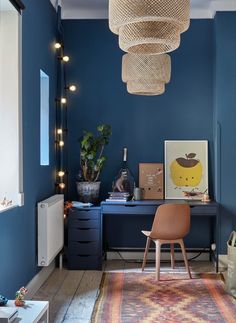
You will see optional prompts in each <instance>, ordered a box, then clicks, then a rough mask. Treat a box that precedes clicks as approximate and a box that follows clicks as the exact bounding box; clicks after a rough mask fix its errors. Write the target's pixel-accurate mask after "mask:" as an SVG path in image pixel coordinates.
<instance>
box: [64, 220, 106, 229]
mask: <svg viewBox="0 0 236 323" xmlns="http://www.w3.org/2000/svg"><path fill="white" fill-rule="evenodd" d="M71 228H82V229H83V228H84V229H99V228H100V220H94V219H81V218H75V219H73V220H69V230H70V229H71Z"/></svg>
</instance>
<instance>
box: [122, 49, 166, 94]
mask: <svg viewBox="0 0 236 323" xmlns="http://www.w3.org/2000/svg"><path fill="white" fill-rule="evenodd" d="M170 75H171V59H170V56H169V55H167V54H163V55H137V54H125V55H124V56H123V59H122V80H123V82H125V83H127V91H128V92H129V93H131V94H137V95H160V94H162V93H164V92H165V84H166V83H168V82H169V81H170Z"/></svg>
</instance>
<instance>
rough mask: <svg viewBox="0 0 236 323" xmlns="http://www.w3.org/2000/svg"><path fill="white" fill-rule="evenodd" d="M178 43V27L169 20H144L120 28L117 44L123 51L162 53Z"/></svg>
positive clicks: (174, 47)
mask: <svg viewBox="0 0 236 323" xmlns="http://www.w3.org/2000/svg"><path fill="white" fill-rule="evenodd" d="M137 35H138V36H137ZM179 45H180V28H179V26H174V25H173V24H171V23H169V22H162V21H144V22H139V23H134V24H129V25H126V26H122V27H121V28H120V33H119V46H120V48H121V49H122V50H123V51H125V52H129V53H133V54H150V55H151V54H163V53H168V52H171V51H173V50H175V49H177V48H178V47H179Z"/></svg>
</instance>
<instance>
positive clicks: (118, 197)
mask: <svg viewBox="0 0 236 323" xmlns="http://www.w3.org/2000/svg"><path fill="white" fill-rule="evenodd" d="M108 194H109V198H108V199H106V202H127V201H128V199H129V197H130V194H129V193H128V192H109V193H108Z"/></svg>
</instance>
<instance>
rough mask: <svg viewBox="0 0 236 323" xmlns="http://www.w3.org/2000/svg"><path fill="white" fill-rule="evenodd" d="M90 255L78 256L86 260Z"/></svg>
mask: <svg viewBox="0 0 236 323" xmlns="http://www.w3.org/2000/svg"><path fill="white" fill-rule="evenodd" d="M89 256H90V255H78V257H81V258H85V257H89Z"/></svg>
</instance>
